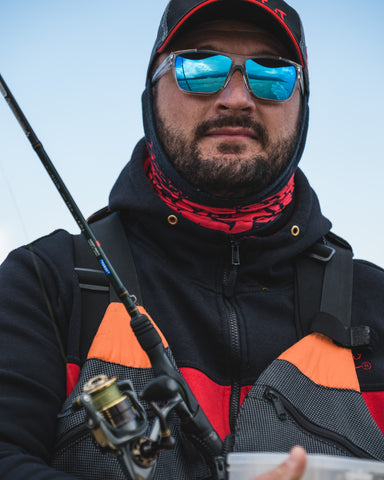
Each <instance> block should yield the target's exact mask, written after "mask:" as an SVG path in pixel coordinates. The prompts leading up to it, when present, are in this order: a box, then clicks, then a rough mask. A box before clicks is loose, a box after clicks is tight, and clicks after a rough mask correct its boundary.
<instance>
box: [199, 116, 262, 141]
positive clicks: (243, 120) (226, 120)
mask: <svg viewBox="0 0 384 480" xmlns="http://www.w3.org/2000/svg"><path fill="white" fill-rule="evenodd" d="M222 127H243V128H248V129H250V130H252V132H253V133H254V135H255V137H256V138H257V139H258V141H259V142H260V143H261V145H262V146H263V147H266V145H267V144H268V142H269V137H268V132H267V130H266V128H265V127H264V126H263V125H261V123H258V122H255V121H254V120H252V119H251V118H249V117H234V116H232V117H227V116H225V117H224V116H222V117H218V118H215V119H212V120H205V121H203V122H201V123H199V125H198V126H197V128H196V130H195V140H200V139H201V138H202V137H204V136H205V135H206V133H207V132H208V131H209V130H211V129H212V128H222Z"/></svg>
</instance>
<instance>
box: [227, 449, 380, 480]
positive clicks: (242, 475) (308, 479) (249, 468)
mask: <svg viewBox="0 0 384 480" xmlns="http://www.w3.org/2000/svg"><path fill="white" fill-rule="evenodd" d="M287 458H288V454H286V453H230V454H229V455H228V459H227V463H228V474H229V475H228V480H253V479H254V478H255V477H257V476H258V475H260V474H262V473H264V472H268V471H269V470H271V469H273V468H274V467H276V466H277V465H279V464H280V463H282V462H283V461H284V460H286V459H287ZM302 480H384V462H377V461H374V460H360V459H357V458H350V457H335V456H328V455H307V467H306V469H305V472H304V475H303V477H302Z"/></svg>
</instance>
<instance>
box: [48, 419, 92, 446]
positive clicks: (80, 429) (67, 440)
mask: <svg viewBox="0 0 384 480" xmlns="http://www.w3.org/2000/svg"><path fill="white" fill-rule="evenodd" d="M85 435H91V432H90V430H89V428H88V427H87V425H86V423H85V421H84V422H83V423H79V424H78V425H76V426H74V427H73V428H71V429H70V430H68V431H67V432H66V433H64V434H63V436H62V437H61V438H60V440H59V441H58V442H57V443H56V445H55V452H59V451H60V450H62V449H63V448H65V447H66V446H67V445H70V444H71V443H73V442H75V441H76V440H79V439H80V438H81V437H84V436H85Z"/></svg>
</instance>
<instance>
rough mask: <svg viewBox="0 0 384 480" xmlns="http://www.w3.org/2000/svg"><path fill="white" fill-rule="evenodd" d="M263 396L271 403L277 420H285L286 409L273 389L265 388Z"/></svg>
mask: <svg viewBox="0 0 384 480" xmlns="http://www.w3.org/2000/svg"><path fill="white" fill-rule="evenodd" d="M264 397H265V398H266V399H267V400H269V401H270V402H271V403H272V404H273V406H274V408H275V410H276V413H277V417H278V418H279V420H281V421H284V420H287V411H286V409H285V407H284V405H283V402H282V401H281V399H280V397H279V395H278V394H277V393H276V392H275V391H274V390H271V389H267V390H265V392H264Z"/></svg>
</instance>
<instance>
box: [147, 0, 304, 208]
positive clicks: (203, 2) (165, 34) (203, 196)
mask: <svg viewBox="0 0 384 480" xmlns="http://www.w3.org/2000/svg"><path fill="white" fill-rule="evenodd" d="M218 19H230V20H242V21H246V22H249V23H254V24H255V26H258V27H261V28H264V29H265V30H268V31H270V32H271V33H273V34H274V35H275V36H276V37H277V38H279V39H280V40H281V42H282V43H283V44H284V46H286V47H287V48H288V50H289V51H290V52H291V58H292V60H295V61H296V62H298V63H299V64H301V65H302V66H303V74H304V92H303V93H302V108H301V118H300V119H299V134H298V141H297V145H296V149H295V151H294V154H293V156H292V158H291V159H290V161H289V163H288V165H287V167H286V169H285V170H284V171H283V172H282V174H281V175H280V176H279V178H277V179H276V180H275V182H274V183H273V184H272V185H269V186H268V187H267V188H265V189H264V190H263V191H261V192H258V193H256V194H255V195H250V196H248V197H245V198H241V199H233V198H231V199H227V198H221V197H220V198H219V197H214V196H212V195H210V194H208V193H205V192H201V191H199V190H198V189H196V188H195V187H193V186H192V185H190V184H189V183H188V182H187V181H186V180H185V179H183V178H182V177H181V175H179V174H178V172H177V171H176V170H175V168H174V167H173V166H172V164H171V163H170V161H169V160H168V158H167V156H166V154H165V152H164V150H163V148H162V146H161V143H160V142H159V139H158V136H157V132H156V124H155V120H154V115H153V112H154V109H153V96H152V85H151V77H152V74H153V65H154V61H155V60H156V58H157V56H158V55H159V54H161V53H162V52H164V51H167V50H168V49H169V46H170V44H171V43H172V42H173V41H174V40H175V38H178V36H179V35H180V34H182V33H183V32H185V31H186V30H187V29H189V28H191V26H193V27H194V26H195V25H197V27H196V28H197V29H198V24H199V23H201V22H205V21H208V20H218ZM197 31H198V30H197ZM308 97H309V81H308V70H307V57H306V46H305V39H304V31H303V27H302V23H301V20H300V17H299V15H298V14H297V12H296V11H295V10H294V9H293V8H291V7H290V6H289V5H288V4H287V3H286V2H284V1H283V0H170V2H169V3H168V5H167V7H166V9H165V12H164V14H163V16H162V19H161V22H160V26H159V30H158V33H157V37H156V41H155V44H154V47H153V50H152V54H151V58H150V62H149V68H148V74H147V80H146V89H145V91H144V93H143V97H142V102H143V121H144V130H145V137H146V142H147V146H148V149H149V151H150V152H151V156H152V157H153V158H154V159H155V161H156V164H157V168H158V170H159V171H160V174H161V176H162V177H163V178H164V179H165V180H166V181H167V182H169V184H170V185H172V188H173V189H177V190H178V191H179V192H182V194H183V197H184V198H186V199H188V201H189V202H191V203H192V204H199V205H206V206H212V207H215V208H226V207H233V206H234V205H235V206H236V207H238V208H244V207H246V206H247V205H251V204H256V203H260V202H263V200H264V199H267V198H268V199H269V198H271V197H273V196H274V195H276V194H278V193H279V192H281V191H282V189H284V187H285V186H287V185H288V183H289V182H290V181H291V179H292V176H293V173H294V172H295V170H296V168H297V165H298V163H299V160H300V158H301V155H302V152H303V149H304V145H305V141H306V136H307V129H308Z"/></svg>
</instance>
